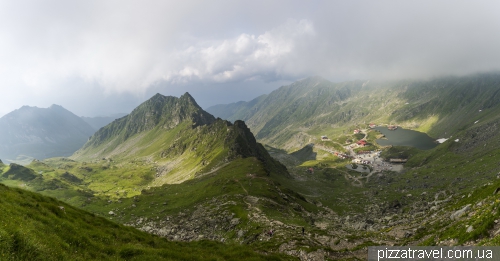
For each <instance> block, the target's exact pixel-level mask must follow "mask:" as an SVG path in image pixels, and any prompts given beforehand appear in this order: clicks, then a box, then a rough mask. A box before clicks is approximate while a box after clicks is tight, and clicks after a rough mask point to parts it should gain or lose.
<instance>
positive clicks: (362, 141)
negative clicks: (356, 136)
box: [356, 140, 367, 146]
mask: <svg viewBox="0 0 500 261" xmlns="http://www.w3.org/2000/svg"><path fill="white" fill-rule="evenodd" d="M356 144H358V145H359V146H366V144H367V142H366V140H359V141H358V142H356Z"/></svg>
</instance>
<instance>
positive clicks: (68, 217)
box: [0, 184, 292, 260]
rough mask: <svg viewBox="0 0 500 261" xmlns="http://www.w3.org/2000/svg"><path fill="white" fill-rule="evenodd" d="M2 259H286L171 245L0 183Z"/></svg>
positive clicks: (204, 244)
mask: <svg viewBox="0 0 500 261" xmlns="http://www.w3.org/2000/svg"><path fill="white" fill-rule="evenodd" d="M0 195H1V197H0V208H1V209H2V211H1V212H0V220H1V224H0V256H1V258H0V259H2V260H235V259H238V260H282V259H292V258H290V257H285V256H279V255H274V254H270V255H266V256H263V255H260V254H257V253H255V252H253V251H252V250H251V249H250V248H248V247H244V246H236V245H228V244H224V245H223V244H220V243H215V242H209V241H198V242H192V243H180V242H169V241H167V240H165V239H162V238H159V237H157V236H153V235H150V234H147V233H144V232H141V231H138V230H135V229H133V228H130V227H125V226H122V225H118V224H115V223H112V222H110V221H108V220H106V219H104V218H101V217H96V216H95V215H93V214H90V213H87V212H85V211H82V210H78V209H76V208H74V207H71V206H69V205H67V204H65V203H62V202H60V201H57V200H55V199H53V198H49V197H45V196H41V195H39V194H35V193H32V192H28V191H24V190H21V189H12V188H8V187H6V186H4V185H1V184H0Z"/></svg>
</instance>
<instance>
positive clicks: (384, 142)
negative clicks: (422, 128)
mask: <svg viewBox="0 0 500 261" xmlns="http://www.w3.org/2000/svg"><path fill="white" fill-rule="evenodd" d="M375 129H376V130H377V131H379V132H380V133H382V134H384V135H385V137H384V138H382V139H378V140H376V142H377V143H378V144H379V145H381V146H389V145H393V146H411V147H415V148H417V149H421V150H430V149H432V148H434V147H436V146H437V145H438V144H439V143H438V142H436V141H435V140H434V139H433V138H431V137H429V135H427V134H426V133H423V132H418V131H414V130H407V129H402V128H397V129H395V130H389V129H387V127H375Z"/></svg>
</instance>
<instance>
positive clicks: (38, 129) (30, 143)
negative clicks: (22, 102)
mask: <svg viewBox="0 0 500 261" xmlns="http://www.w3.org/2000/svg"><path fill="white" fill-rule="evenodd" d="M93 133H94V130H93V129H92V127H91V126H90V125H88V124H87V123H86V122H85V121H83V120H82V119H81V118H80V117H78V116H76V115H75V114H73V113H71V112H70V111H68V110H66V109H64V108H63V107H61V106H59V105H52V106H50V107H49V108H37V107H29V106H23V107H21V108H20V109H18V110H15V111H13V112H11V113H9V114H7V115H5V116H3V117H2V118H0V158H1V159H3V160H5V161H13V160H16V158H18V157H32V158H37V159H45V158H50V157H57V156H69V155H71V154H72V153H73V152H75V151H76V150H77V149H78V148H80V147H81V146H82V145H83V144H84V143H85V142H86V141H87V140H88V138H89V137H90V136H91V135H92V134H93Z"/></svg>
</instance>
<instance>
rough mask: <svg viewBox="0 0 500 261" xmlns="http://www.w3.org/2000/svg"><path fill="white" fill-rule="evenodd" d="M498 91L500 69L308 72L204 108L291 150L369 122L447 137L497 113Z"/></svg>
mask: <svg viewBox="0 0 500 261" xmlns="http://www.w3.org/2000/svg"><path fill="white" fill-rule="evenodd" d="M499 93H500V74H499V73H487V74H486V73H485V74H477V75H470V76H464V77H441V78H435V79H430V80H401V81H391V82H364V83H363V82H357V81H354V82H345V83H331V82H329V81H327V80H324V79H322V78H320V77H311V78H307V79H304V80H301V81H298V82H295V83H293V84H291V85H289V86H283V87H281V88H279V89H277V90H275V91H273V92H272V93H270V94H269V95H266V96H261V97H259V98H257V99H255V100H252V101H250V102H240V103H238V104H230V105H227V106H226V107H224V106H223V105H218V106H217V107H212V108H209V109H208V110H209V111H210V110H213V111H214V112H222V111H225V112H226V114H215V115H216V116H224V117H225V118H227V119H231V120H234V119H241V120H245V121H246V122H247V124H248V126H249V127H250V129H251V130H252V131H253V132H254V133H255V136H256V138H257V139H258V140H259V141H262V142H263V143H266V144H269V145H272V146H275V147H281V148H285V149H287V150H296V149H299V148H301V147H303V146H305V145H306V144H308V143H310V142H313V141H315V140H317V138H318V136H320V135H325V134H326V135H333V136H338V135H339V134H341V133H342V131H344V132H345V131H346V130H352V129H354V128H356V127H358V128H359V127H365V126H367V124H368V123H371V122H374V123H376V124H396V125H401V126H404V127H406V128H412V129H417V130H419V131H423V132H426V133H428V134H430V135H431V136H433V137H435V138H439V137H449V136H451V135H453V134H454V133H456V132H458V131H460V130H463V129H464V128H465V127H467V126H471V125H473V124H474V122H476V121H478V122H479V123H481V122H486V121H491V120H492V119H493V118H496V117H497V116H496V115H498V112H500V107H499V106H498V104H499V100H498V99H499V98H498V97H500V94H499ZM224 108H226V109H224ZM214 109H216V110H214ZM242 111H243V112H245V113H242ZM228 112H234V113H232V114H230V115H229V113H228ZM476 123H477V122H476Z"/></svg>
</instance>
